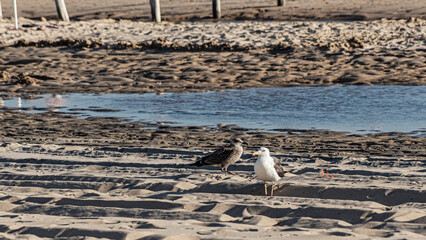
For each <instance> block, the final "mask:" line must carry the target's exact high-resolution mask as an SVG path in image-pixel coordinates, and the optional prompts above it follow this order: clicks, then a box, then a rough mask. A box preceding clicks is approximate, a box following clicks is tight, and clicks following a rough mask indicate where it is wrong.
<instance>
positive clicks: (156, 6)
mask: <svg viewBox="0 0 426 240" xmlns="http://www.w3.org/2000/svg"><path fill="white" fill-rule="evenodd" d="M149 3H150V4H151V15H152V21H154V22H157V23H160V22H161V9H160V0H150V1H149Z"/></svg>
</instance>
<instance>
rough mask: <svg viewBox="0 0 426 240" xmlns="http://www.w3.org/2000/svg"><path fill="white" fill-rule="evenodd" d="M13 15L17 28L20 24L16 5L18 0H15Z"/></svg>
mask: <svg viewBox="0 0 426 240" xmlns="http://www.w3.org/2000/svg"><path fill="white" fill-rule="evenodd" d="M13 16H14V17H15V29H18V28H19V24H18V6H17V5H16V0H13Z"/></svg>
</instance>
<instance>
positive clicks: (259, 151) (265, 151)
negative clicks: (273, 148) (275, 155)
mask: <svg viewBox="0 0 426 240" xmlns="http://www.w3.org/2000/svg"><path fill="white" fill-rule="evenodd" d="M253 155H254V156H259V157H263V156H265V157H266V156H269V149H267V148H266V147H261V148H259V149H257V152H254V153H253Z"/></svg>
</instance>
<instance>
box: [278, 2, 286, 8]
mask: <svg viewBox="0 0 426 240" xmlns="http://www.w3.org/2000/svg"><path fill="white" fill-rule="evenodd" d="M284 4H285V0H278V3H277V5H278V6H280V7H281V6H284Z"/></svg>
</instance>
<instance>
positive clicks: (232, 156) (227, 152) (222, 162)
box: [191, 138, 243, 175]
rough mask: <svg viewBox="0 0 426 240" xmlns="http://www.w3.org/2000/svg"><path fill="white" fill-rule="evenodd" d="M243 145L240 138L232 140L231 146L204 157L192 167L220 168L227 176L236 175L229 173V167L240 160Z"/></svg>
mask: <svg viewBox="0 0 426 240" xmlns="http://www.w3.org/2000/svg"><path fill="white" fill-rule="evenodd" d="M242 143H243V141H242V140H241V139H239V138H235V139H232V142H231V144H230V145H227V146H224V147H221V148H219V149H218V150H216V151H215V152H213V153H211V154H209V155H207V156H204V157H202V158H201V159H199V160H197V161H196V162H195V163H193V164H191V165H193V166H197V167H201V166H204V165H213V166H220V168H221V171H222V172H224V173H225V174H226V173H229V174H232V175H235V173H233V172H230V171H228V167H229V165H231V164H233V163H235V162H236V161H237V160H238V159H240V157H241V155H242V154H243V146H242V145H241V144H242Z"/></svg>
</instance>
